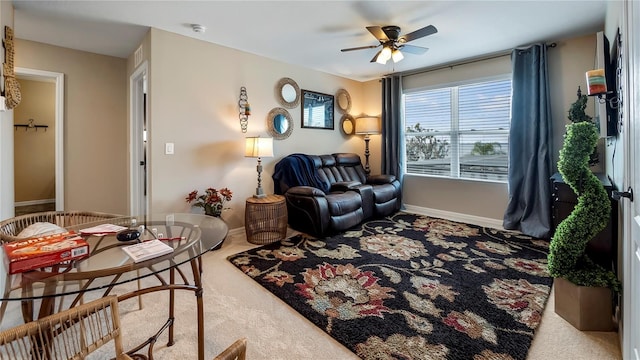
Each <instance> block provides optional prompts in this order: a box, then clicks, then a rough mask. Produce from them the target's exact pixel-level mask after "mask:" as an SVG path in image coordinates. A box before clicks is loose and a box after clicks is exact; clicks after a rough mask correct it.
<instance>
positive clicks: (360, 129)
mask: <svg viewBox="0 0 640 360" xmlns="http://www.w3.org/2000/svg"><path fill="white" fill-rule="evenodd" d="M356 134H358V135H364V158H365V165H364V171H365V173H366V174H367V175H369V173H370V172H371V169H370V168H369V140H370V137H369V135H375V134H380V118H379V117H377V116H362V117H359V118H356Z"/></svg>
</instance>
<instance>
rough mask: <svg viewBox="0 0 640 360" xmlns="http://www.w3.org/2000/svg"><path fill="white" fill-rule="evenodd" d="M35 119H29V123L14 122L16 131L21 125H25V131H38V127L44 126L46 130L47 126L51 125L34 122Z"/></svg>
mask: <svg viewBox="0 0 640 360" xmlns="http://www.w3.org/2000/svg"><path fill="white" fill-rule="evenodd" d="M33 121H34V120H33V119H29V123H28V124H13V127H14V129H16V131H18V128H19V127H23V128H24V131H27V130H29V129H36V131H38V128H44V131H47V128H48V127H49V125H36V124H34V123H33Z"/></svg>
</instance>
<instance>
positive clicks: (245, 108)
mask: <svg viewBox="0 0 640 360" xmlns="http://www.w3.org/2000/svg"><path fill="white" fill-rule="evenodd" d="M238 107H239V108H240V113H239V115H238V117H239V118H240V128H241V129H242V132H243V133H246V132H247V125H248V124H249V115H251V106H250V105H249V97H248V96H247V88H245V87H244V86H242V87H241V88H240V100H238Z"/></svg>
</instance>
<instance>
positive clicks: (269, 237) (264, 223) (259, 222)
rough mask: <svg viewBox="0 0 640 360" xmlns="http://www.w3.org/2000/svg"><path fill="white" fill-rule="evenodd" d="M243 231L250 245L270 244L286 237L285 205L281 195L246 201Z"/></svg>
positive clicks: (252, 198) (251, 198)
mask: <svg viewBox="0 0 640 360" xmlns="http://www.w3.org/2000/svg"><path fill="white" fill-rule="evenodd" d="M244 229H245V231H246V233H247V241H248V242H250V243H252V244H270V243H272V242H276V241H279V240H282V239H284V238H285V237H286V236H287V204H286V203H285V200H284V196H282V195H267V196H265V197H263V198H254V197H250V198H248V199H247V204H246V208H245V211H244Z"/></svg>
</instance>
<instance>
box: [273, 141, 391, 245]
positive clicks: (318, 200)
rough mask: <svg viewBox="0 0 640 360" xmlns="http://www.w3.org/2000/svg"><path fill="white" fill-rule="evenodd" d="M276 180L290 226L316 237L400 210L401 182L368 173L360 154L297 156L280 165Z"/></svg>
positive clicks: (388, 176)
mask: <svg viewBox="0 0 640 360" xmlns="http://www.w3.org/2000/svg"><path fill="white" fill-rule="evenodd" d="M273 180H274V191H275V193H276V194H281V195H284V196H285V198H286V203H287V211H288V215H289V226H290V227H291V228H293V229H296V230H298V231H302V232H305V233H307V234H311V235H315V236H326V235H330V234H333V233H337V232H340V231H344V230H347V229H349V228H351V227H353V226H355V225H358V224H360V223H361V222H363V221H365V220H367V219H370V218H374V217H384V216H387V215H391V214H393V213H395V212H397V211H398V210H400V205H401V187H400V182H399V181H398V180H397V179H396V177H395V176H393V175H369V176H367V175H366V173H365V171H364V168H363V167H362V163H361V161H360V156H358V155H357V154H351V153H338V154H331V155H304V154H292V155H289V156H287V157H285V158H283V159H282V160H280V161H279V162H278V163H277V164H276V167H275V171H274V174H273Z"/></svg>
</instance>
